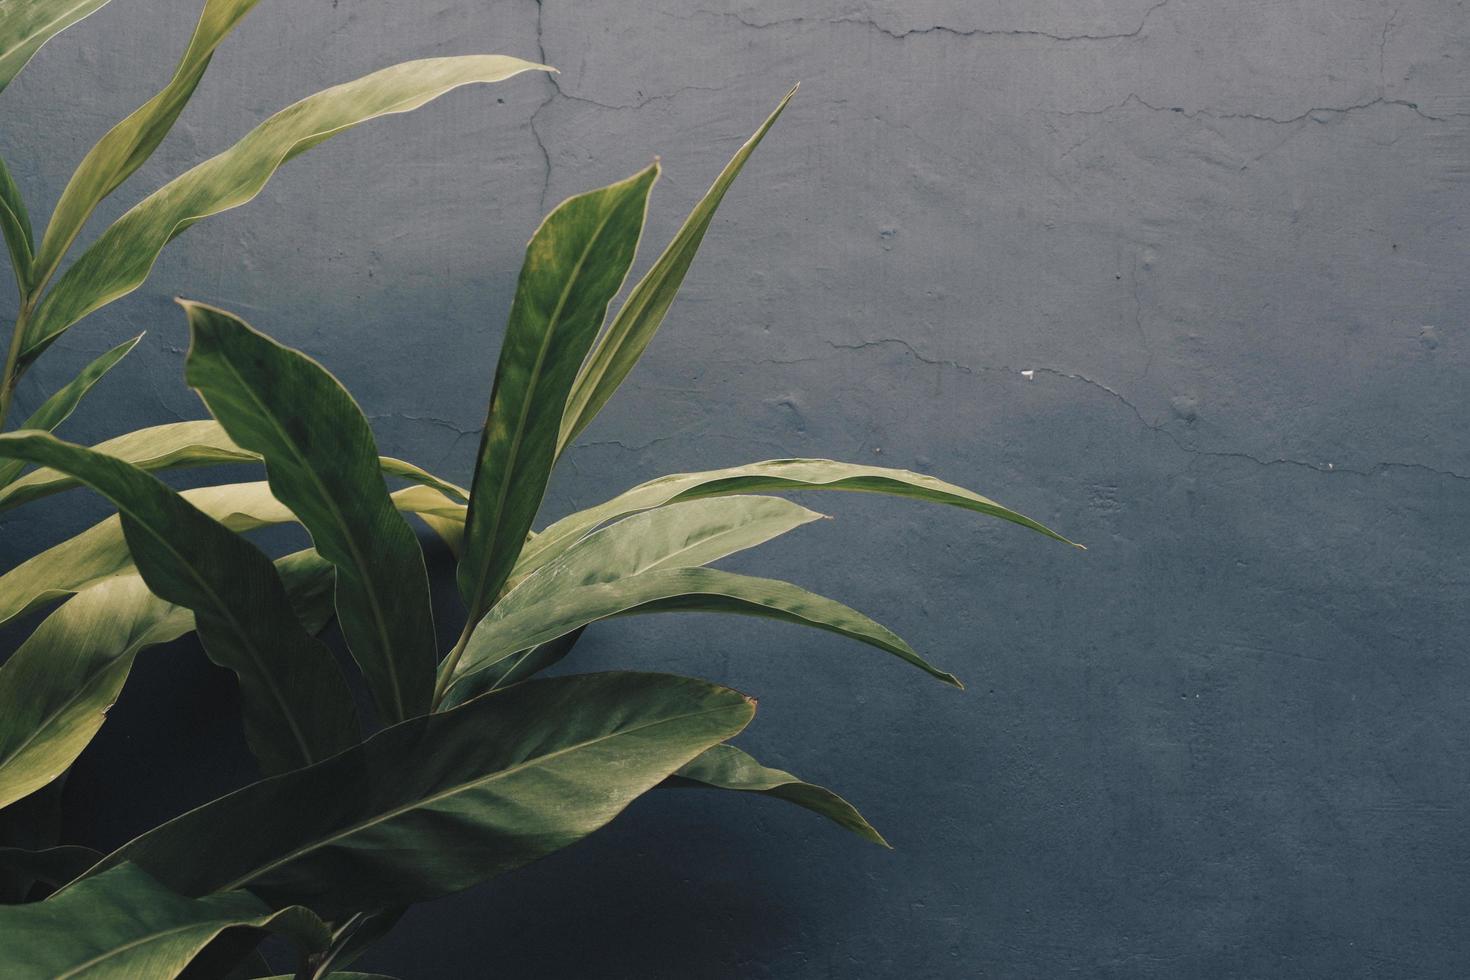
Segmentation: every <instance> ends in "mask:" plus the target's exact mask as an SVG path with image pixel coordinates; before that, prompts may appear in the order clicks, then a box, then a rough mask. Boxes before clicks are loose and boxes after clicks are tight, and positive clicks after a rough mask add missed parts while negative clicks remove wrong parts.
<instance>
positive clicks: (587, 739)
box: [62, 673, 755, 921]
mask: <svg viewBox="0 0 1470 980" xmlns="http://www.w3.org/2000/svg"><path fill="white" fill-rule="evenodd" d="M754 713H755V703H754V702H753V701H751V700H750V699H749V698H747V697H745V696H744V695H742V694H739V693H738V692H735V691H732V690H729V689H728V688H722V687H718V686H716V685H713V684H709V683H706V682H704V681H699V680H693V679H690V678H684V677H673V676H669V675H664V674H635V673H614V674H588V675H580V676H575V677H560V678H555V679H552V680H540V681H530V682H528V683H526V684H520V685H517V686H516V687H513V688H507V689H506V690H504V691H499V692H497V693H495V694H492V695H488V696H486V697H483V698H480V699H478V700H476V701H472V702H470V703H468V704H465V705H463V706H461V707H460V708H457V709H455V710H453V711H446V712H440V713H437V714H432V715H426V716H423V717H420V718H414V719H410V720H409V721H405V722H400V723H399V724H397V725H394V726H393V727H391V728H388V729H385V730H383V731H382V732H380V733H378V734H377V735H375V736H373V737H372V738H370V739H368V741H366V742H365V743H363V744H362V745H360V746H358V747H356V748H353V749H351V750H349V751H347V752H344V753H343V754H342V755H340V756H337V757H336V758H333V759H328V760H326V761H325V762H321V763H318V764H317V765H314V766H311V767H310V768H307V769H303V770H301V771H299V772H291V773H285V774H283V775H281V776H277V777H274V778H272V779H267V780H263V781H261V782H258V783H254V784H252V785H250V786H247V787H245V788H244V789H241V790H238V791H236V792H234V793H231V794H230V795H228V796H225V797H222V798H221V799H219V800H216V801H214V802H213V803H208V804H205V805H204V806H202V807H200V808H199V809H197V810H193V811H191V812H189V813H186V814H184V815H183V816H181V817H177V818H175V819H173V820H171V821H169V822H168V823H166V824H163V825H162V826H161V827H158V828H157V829H155V830H152V831H149V832H148V833H146V834H144V835H143V836H142V837H139V838H138V839H136V840H134V841H133V842H131V843H129V844H127V845H125V846H124V847H122V848H121V849H119V850H118V851H116V852H114V853H113V854H112V855H110V856H109V857H108V858H107V859H106V861H104V862H103V864H102V865H101V866H99V869H98V870H100V869H101V868H105V867H108V866H111V865H115V864H118V863H120V862H123V861H131V862H134V863H136V864H138V865H140V866H142V867H143V868H145V869H147V870H148V871H149V872H150V873H152V874H154V875H155V876H156V877H158V878H159V879H160V880H161V881H163V882H164V883H166V884H168V885H169V886H170V887H172V888H174V889H175V890H176V891H179V892H182V893H183V894H186V895H204V894H208V893H210V892H215V891H222V890H226V891H227V890H229V889H233V888H248V889H249V890H250V891H251V892H253V893H255V894H256V895H259V896H260V897H262V898H263V899H265V900H266V901H267V902H269V903H271V904H272V905H277V906H284V905H291V904H295V903H297V902H300V903H302V904H305V905H309V906H310V907H311V908H314V909H316V910H317V911H318V912H319V913H320V914H322V915H324V916H326V917H328V918H330V919H333V920H338V921H340V920H342V919H344V918H347V917H349V916H350V915H352V914H354V913H356V912H361V911H365V910H373V909H379V908H388V907H393V906H397V905H403V904H407V903H410V902H415V901H423V900H427V899H430V898H434V897H437V896H439V895H444V894H448V893H450V892H454V891H458V890H460V889H462V888H467V887H469V886H471V885H474V884H477V883H479V882H481V881H485V880H487V879H489V878H492V877H494V876H496V875H499V874H503V873H505V872H507V871H511V870H513V869H515V868H518V867H520V866H522V865H524V864H527V863H529V862H531V861H534V860H536V859H537V858H539V857H542V856H544V855H546V854H549V853H551V852H552V851H555V850H557V849H559V848H562V847H565V846H567V845H568V844H572V843H574V842H576V841H578V840H580V839H581V838H583V837H585V836H586V835H588V834H590V833H592V832H593V831H595V830H597V829H598V828H599V827H602V826H603V825H604V824H606V823H607V822H608V821H610V820H612V819H613V818H614V817H615V816H617V815H618V813H620V812H621V811H622V810H623V808H624V807H626V806H627V805H628V804H629V803H630V802H632V801H633V800H634V799H635V798H636V797H638V796H639V795H641V794H642V793H644V792H646V791H647V790H649V789H651V788H653V787H654V786H656V785H657V784H658V783H659V782H660V781H662V780H663V779H664V778H665V777H666V776H668V775H669V774H670V773H672V772H674V771H675V770H677V769H678V768H679V767H680V766H682V765H684V764H685V763H687V762H688V761H689V760H690V759H693V758H694V757H695V756H697V755H698V754H699V753H701V752H703V751H704V750H705V749H707V748H709V747H710V746H711V745H715V744H717V743H719V742H721V741H724V740H725V739H728V738H730V737H732V736H733V735H734V734H735V733H737V732H739V731H740V730H741V729H743V728H744V727H745V726H746V724H747V723H748V722H749V721H750V719H751V717H752V716H753V715H754ZM201 854H205V855H209V860H207V861H202V860H199V859H198V856H199V855H201ZM86 880H87V879H83V881H86ZM72 887H73V888H75V887H77V886H75V885H73V886H72ZM62 894H65V893H64V892H63V893H62Z"/></svg>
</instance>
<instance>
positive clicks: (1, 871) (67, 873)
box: [0, 844, 102, 905]
mask: <svg viewBox="0 0 1470 980" xmlns="http://www.w3.org/2000/svg"><path fill="white" fill-rule="evenodd" d="M100 860H102V853H101V852H100V851H94V850H92V849H91V848H90V847H82V846H81V845H79V844H63V845H61V846H59V847H47V848H44V849H42V850H39V851H29V850H26V849H25V848H23V847H0V880H17V879H23V880H29V881H33V882H39V883H40V884H42V885H45V886H46V887H47V888H50V889H52V890H53V891H54V890H55V889H57V888H60V887H62V886H63V885H68V884H70V883H71V882H73V881H75V880H76V879H77V878H80V877H81V876H82V874H83V873H85V872H86V870H87V869H88V868H90V867H92V865H94V864H96V863H97V862H98V861H100ZM22 901H24V898H17V899H14V900H13V901H11V900H8V898H7V896H5V895H4V894H0V905H13V904H19V903H20V902H22Z"/></svg>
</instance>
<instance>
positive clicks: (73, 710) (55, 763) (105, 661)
mask: <svg viewBox="0 0 1470 980" xmlns="http://www.w3.org/2000/svg"><path fill="white" fill-rule="evenodd" d="M276 570H277V571H278V572H279V573H280V575H281V581H282V582H284V583H285V586H286V592H287V595H288V596H289V597H290V599H291V605H292V608H293V609H294V610H295V611H296V615H297V616H298V618H300V619H301V620H302V622H303V623H304V624H305V625H306V628H307V630H308V632H312V633H315V632H317V631H319V630H320V629H321V627H322V626H323V625H325V623H326V621H327V619H328V618H329V617H330V615H331V609H332V602H331V590H332V581H333V574H332V566H331V565H330V564H329V563H328V562H326V561H325V560H323V559H322V558H321V557H320V556H318V555H317V554H316V552H314V551H310V550H307V551H300V552H296V553H295V554H291V555H287V556H285V557H284V558H278V559H276ZM323 600H325V601H323ZM193 631H194V614H193V613H191V612H189V610H187V609H185V608H183V607H182V606H175V605H173V604H172V603H168V602H164V601H163V600H162V599H158V598H155V597H154V596H153V594H152V593H150V592H149V591H148V588H147V586H145V585H144V584H143V580H142V579H141V578H140V577H139V576H137V575H119V576H116V577H114V578H109V579H104V580H103V581H101V582H99V583H97V584H96V585H93V586H90V587H88V588H87V589H85V590H84V591H82V592H81V593H80V594H79V595H77V596H76V597H75V598H73V599H71V600H70V601H69V602H67V603H66V604H65V605H63V606H62V607H61V608H59V609H57V610H56V611H55V612H53V613H52V614H51V615H50V616H48V617H47V618H46V620H45V621H44V622H42V623H41V625H40V626H39V627H37V628H36V631H35V632H34V633H32V634H31V635H30V636H29V637H27V638H26V641H25V642H24V643H22V644H21V645H20V647H19V649H17V650H16V651H15V653H13V654H12V655H11V656H10V658H9V659H8V660H6V661H5V663H4V664H0V807H4V806H8V805H10V804H11V803H12V802H14V801H16V800H19V799H21V798H22V797H24V796H26V795H27V794H28V793H31V792H33V791H34V790H36V789H38V788H39V787H41V786H45V785H47V784H48V783H50V782H51V781H52V780H53V779H56V778H57V777H58V776H60V775H61V774H62V773H64V772H65V771H66V770H67V767H69V766H70V765H71V764H72V763H73V762H75V761H76V758H77V756H79V755H81V752H82V749H84V748H86V747H87V745H88V743H90V742H91V740H92V737H93V736H94V735H96V733H97V730H98V729H99V728H101V727H102V723H103V721H104V720H105V719H106V717H107V711H108V709H109V708H110V707H111V706H112V704H113V702H114V701H116V700H117V696H118V693H119V692H120V691H121V690H122V686H123V682H124V681H125V680H126V679H127V676H128V672H129V671H130V670H131V668H132V664H133V659H134V658H135V657H136V656H137V654H138V653H139V652H140V651H142V650H143V649H145V648H146V647H150V646H153V645H155V644H159V643H166V642H168V641H169V640H172V639H175V638H176V637H179V636H182V635H184V634H185V633H191V632H193Z"/></svg>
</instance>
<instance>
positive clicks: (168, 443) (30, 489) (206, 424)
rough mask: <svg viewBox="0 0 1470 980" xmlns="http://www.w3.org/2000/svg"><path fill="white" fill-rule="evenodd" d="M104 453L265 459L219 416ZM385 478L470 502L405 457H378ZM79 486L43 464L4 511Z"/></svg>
mask: <svg viewBox="0 0 1470 980" xmlns="http://www.w3.org/2000/svg"><path fill="white" fill-rule="evenodd" d="M92 448H93V449H95V450H97V451H98V452H99V453H106V454H107V455H109V456H116V457H117V458H118V459H123V460H127V461H128V462H129V463H132V464H133V465H134V466H136V467H138V468H139V469H141V470H147V471H149V472H150V473H152V472H157V471H159V470H171V469H180V468H184V467H190V466H211V465H216V464H223V463H256V462H259V461H260V457H259V456H258V455H256V454H255V453H252V452H250V451H249V450H246V449H241V448H240V447H239V446H237V445H235V441H234V440H233V439H231V438H230V437H229V436H228V435H226V434H225V430H224V429H222V428H221V427H220V424H219V423H218V422H216V421H215V420H214V419H202V420H199V421H191V422H169V423H166V424H164V425H154V426H150V427H148V428H146V429H136V430H134V431H132V432H129V433H127V434H125V435H121V436H118V437H116V438H114V439H107V440H105V441H103V442H99V443H97V445H95V446H93V447H92ZM378 463H379V465H381V466H382V468H383V473H384V475H385V476H392V477H399V478H401V479H404V480H408V481H409V482H411V483H419V484H423V485H424V486H427V487H433V488H434V489H435V490H438V491H439V492H440V493H443V494H444V495H445V496H448V497H450V498H451V499H453V500H457V501H458V502H459V503H461V504H464V503H468V502H469V499H470V497H469V491H467V490H465V489H464V488H463V487H459V486H455V485H454V484H453V483H450V482H448V481H447V480H441V479H440V478H439V477H437V476H435V475H434V474H432V473H430V472H428V471H426V470H423V469H420V468H419V467H417V466H415V465H413V464H412V463H405V462H404V461H403V460H401V459H394V458H393V457H391V456H383V457H380V458H379V460H378ZM75 486H77V481H76V480H74V479H72V478H71V477H69V476H67V475H66V474H65V473H58V472H57V471H56V470H53V469H49V468H42V469H38V470H35V471H33V472H31V473H27V474H26V475H25V476H23V477H21V478H20V479H19V480H16V481H15V482H14V483H12V484H11V485H10V486H8V487H0V510H7V509H9V508H11V507H17V506H19V505H21V504H24V503H29V502H30V501H32V500H37V499H39V498H41V497H45V496H48V495H49V494H53V493H58V492H60V491H62V490H68V489H70V488H72V487H75ZM459 514H460V523H464V508H463V507H461V508H460V509H459Z"/></svg>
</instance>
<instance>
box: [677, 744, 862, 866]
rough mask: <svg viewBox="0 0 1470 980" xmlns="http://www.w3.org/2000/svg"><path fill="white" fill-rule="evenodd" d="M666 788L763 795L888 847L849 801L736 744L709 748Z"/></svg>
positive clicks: (679, 772)
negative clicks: (765, 763)
mask: <svg viewBox="0 0 1470 980" xmlns="http://www.w3.org/2000/svg"><path fill="white" fill-rule="evenodd" d="M664 785H665V786H674V787H679V786H696V787H698V786H708V787H713V788H715V789H729V790H737V791H740V792H744V793H763V794H765V795H766V796H774V797H776V798H777V799H780V800H785V801H786V802H787V803H794V804H796V805H797V806H800V807H805V808H806V809H808V810H810V811H812V812H813V813H818V814H821V815H822V816H824V817H826V818H827V819H828V820H831V821H832V822H833V823H835V824H837V825H838V826H839V827H844V828H846V829H847V830H850V831H852V832H853V833H854V834H857V835H858V836H859V837H861V838H863V839H864V840H869V841H872V842H873V843H874V844H881V845H883V846H884V847H888V846H889V844H888V842H887V841H886V840H884V839H883V835H882V834H880V833H878V831H877V830H875V829H873V825H872V824H870V823H868V821H867V820H865V819H863V815H862V814H861V813H858V812H857V809H856V808H855V807H854V806H853V805H852V804H851V803H849V802H847V801H846V800H844V799H843V798H842V797H840V796H838V795H837V794H836V793H834V792H832V791H831V790H830V789H825V788H823V787H821V786H815V785H813V784H811V783H806V782H802V781H801V780H800V779H797V778H796V777H795V776H793V775H791V773H789V772H783V771H782V770H780V769H768V768H766V767H765V766H763V765H761V764H760V763H759V762H756V761H755V760H754V759H752V758H751V757H750V756H749V755H747V754H746V753H744V752H742V751H740V750H739V749H737V748H736V747H735V746H733V745H716V746H714V747H712V748H708V749H705V750H704V752H702V753H701V754H700V755H699V757H698V758H696V759H695V760H694V761H693V762H690V763H689V764H688V765H686V766H684V767H683V768H682V769H680V770H679V771H678V772H676V773H674V775H672V776H670V777H669V778H668V780H666V781H665V783H664Z"/></svg>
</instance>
